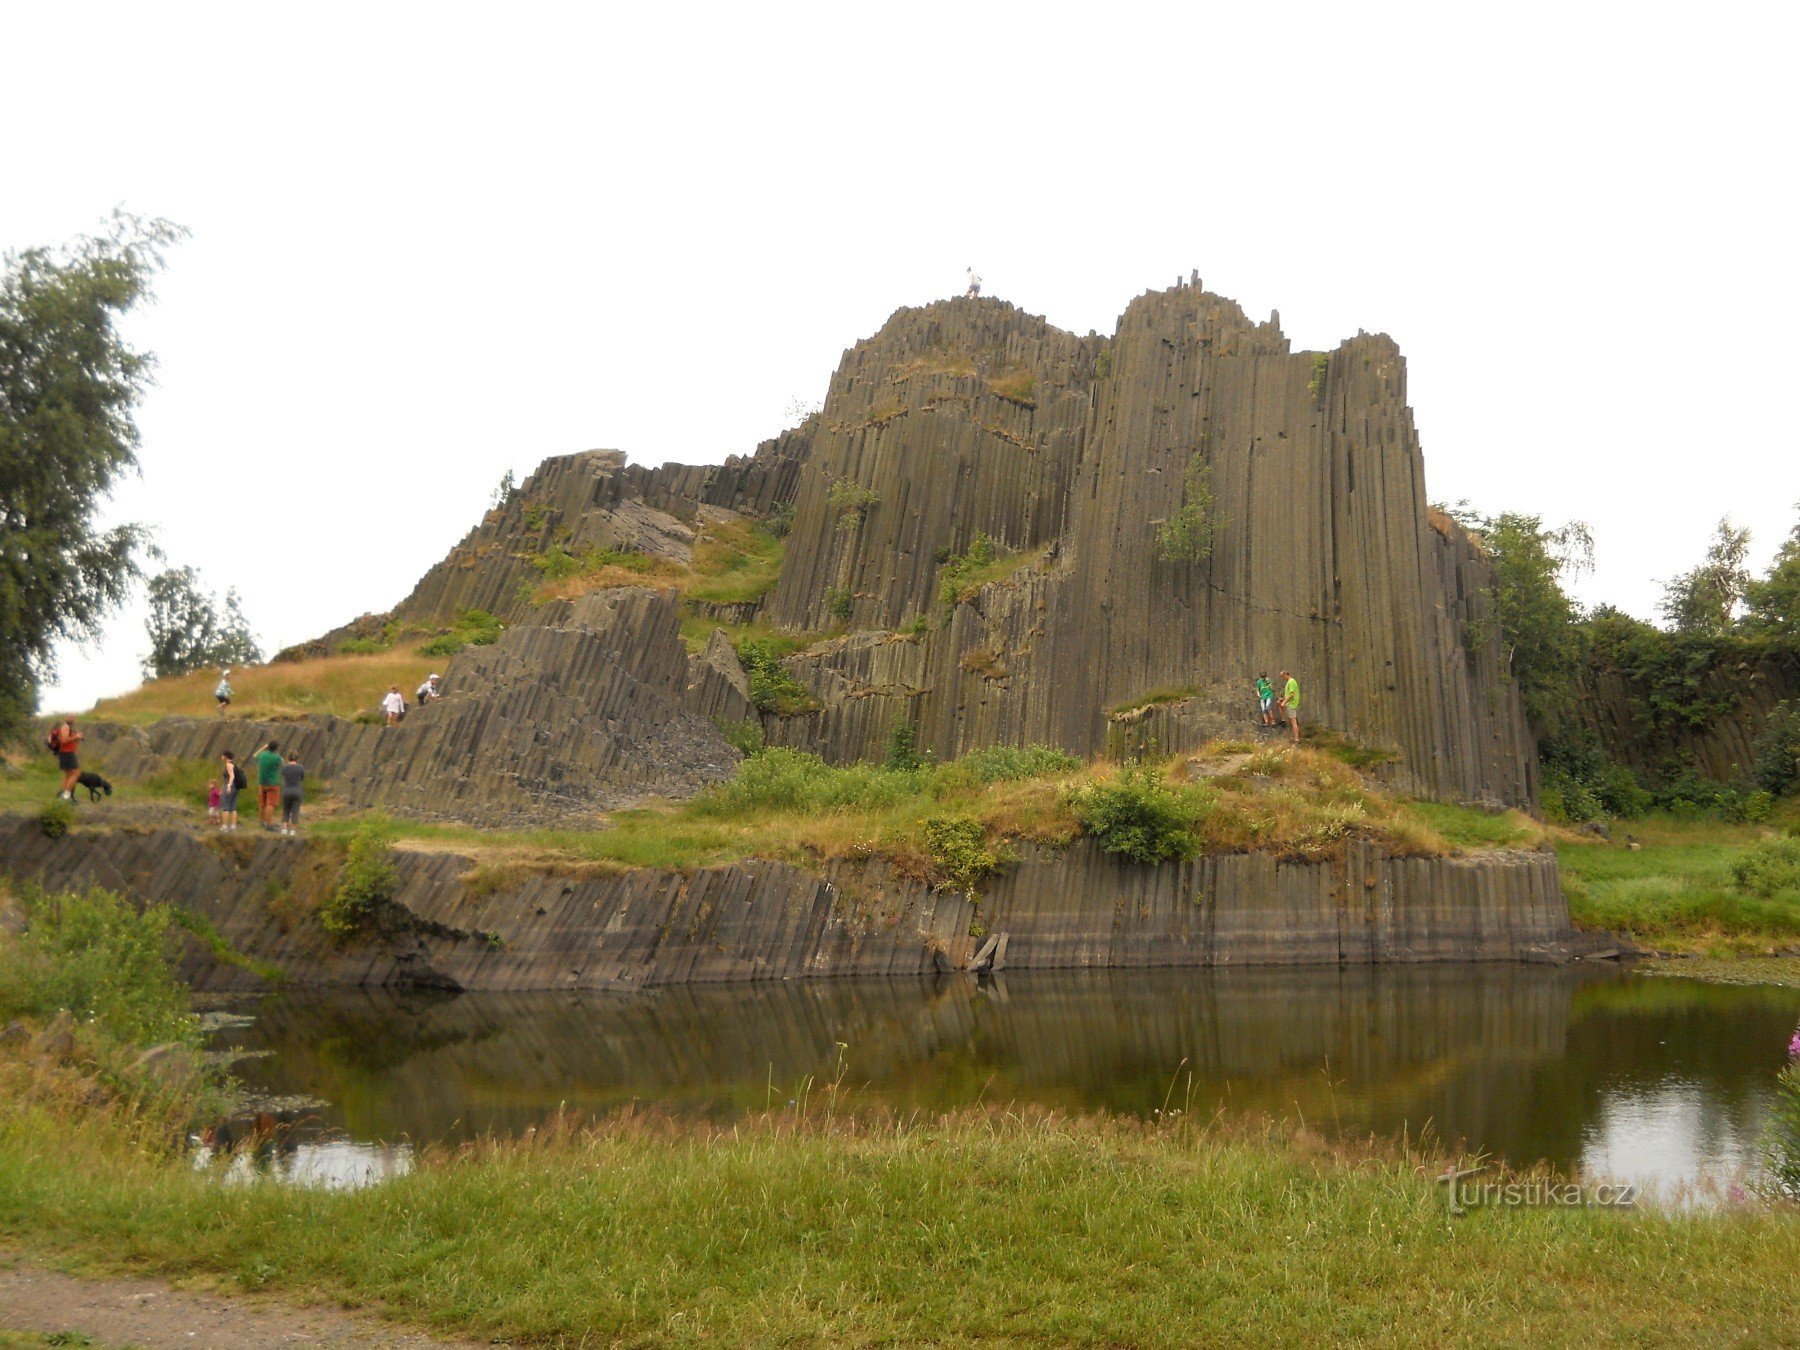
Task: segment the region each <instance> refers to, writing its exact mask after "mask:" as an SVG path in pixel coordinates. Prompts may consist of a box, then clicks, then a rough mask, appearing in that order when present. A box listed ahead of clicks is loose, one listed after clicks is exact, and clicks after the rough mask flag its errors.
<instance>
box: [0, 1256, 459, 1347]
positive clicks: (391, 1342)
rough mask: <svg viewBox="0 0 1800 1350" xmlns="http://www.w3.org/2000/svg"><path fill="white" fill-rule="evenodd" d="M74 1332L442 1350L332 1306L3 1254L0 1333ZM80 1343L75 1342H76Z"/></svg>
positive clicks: (99, 1339)
mask: <svg viewBox="0 0 1800 1350" xmlns="http://www.w3.org/2000/svg"><path fill="white" fill-rule="evenodd" d="M7 1331H35V1332H42V1333H46V1334H52V1335H53V1334H55V1333H58V1332H77V1333H79V1334H80V1335H82V1336H86V1337H88V1338H90V1339H91V1340H92V1341H93V1342H94V1343H95V1344H98V1345H109V1346H127V1345H129V1346H141V1347H143V1350H165V1347H176V1346H180V1347H184V1348H185V1350H211V1348H212V1347H218V1350H245V1348H246V1347H250V1346H283V1345H294V1346H307V1345H314V1346H381V1347H384V1350H440V1348H441V1347H445V1346H455V1347H472V1346H473V1345H474V1342H466V1341H439V1340H434V1339H432V1338H431V1337H429V1336H422V1335H419V1334H417V1333H415V1332H406V1331H400V1330H397V1329H395V1328H392V1327H389V1326H387V1325H386V1324H385V1323H382V1322H379V1321H377V1320H375V1319H374V1318H372V1317H367V1316H362V1315H359V1314H356V1313H348V1312H340V1311H338V1310H336V1309H333V1308H294V1307H288V1306H285V1305H282V1304H279V1303H274V1302H271V1301H269V1300H267V1299H264V1298H261V1297H247V1296H246V1297H226V1296H221V1295H217V1294H197V1293H190V1292H189V1291H187V1290H183V1289H171V1288H170V1287H169V1286H168V1285H166V1284H164V1283H163V1282H162V1281H161V1280H147V1279H136V1278H129V1279H126V1278H114V1277H109V1276H95V1277H89V1276H77V1275H64V1274H61V1273H60V1272H58V1271H54V1270H49V1269H46V1268H45V1267H43V1266H38V1265H34V1264H32V1263H31V1262H29V1261H25V1260H21V1259H16V1258H11V1257H0V1332H7ZM76 1344H80V1342H76Z"/></svg>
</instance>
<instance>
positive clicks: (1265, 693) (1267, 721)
mask: <svg viewBox="0 0 1800 1350" xmlns="http://www.w3.org/2000/svg"><path fill="white" fill-rule="evenodd" d="M1256 702H1257V706H1258V707H1259V708H1260V709H1261V710H1262V724H1263V725H1264V726H1265V727H1272V726H1274V725H1275V686H1274V685H1272V684H1270V683H1269V677H1268V676H1267V675H1258V676H1257V677H1256Z"/></svg>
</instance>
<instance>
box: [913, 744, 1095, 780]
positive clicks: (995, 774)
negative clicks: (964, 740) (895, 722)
mask: <svg viewBox="0 0 1800 1350" xmlns="http://www.w3.org/2000/svg"><path fill="white" fill-rule="evenodd" d="M1080 767H1081V761H1080V760H1078V759H1076V758H1075V757H1074V756H1073V755H1069V754H1065V753H1064V752H1063V751H1061V750H1058V749H1057V748H1056V747H1055V746H1053V745H990V746H987V747H986V748H984V749H981V750H971V751H969V753H968V754H966V755H964V756H963V757H962V758H960V759H958V760H955V761H953V762H952V763H951V764H948V765H946V766H945V769H946V770H947V771H950V772H951V773H953V774H954V775H956V776H960V777H966V778H967V779H969V780H971V781H973V782H976V783H1010V782H1016V781H1017V780H1019V779H1021V778H1046V777H1049V776H1051V775H1053V774H1063V773H1072V772H1074V771H1075V770H1076V769H1079V768H1080Z"/></svg>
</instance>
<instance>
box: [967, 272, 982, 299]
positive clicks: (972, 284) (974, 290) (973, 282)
mask: <svg viewBox="0 0 1800 1350" xmlns="http://www.w3.org/2000/svg"><path fill="white" fill-rule="evenodd" d="M963 271H965V272H967V273H968V274H969V289H968V290H966V291H964V292H963V299H965V300H979V299H980V298H981V277H980V275H979V274H978V273H977V272H976V271H975V269H974V268H973V267H965V268H963Z"/></svg>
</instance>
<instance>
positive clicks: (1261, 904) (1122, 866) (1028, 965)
mask: <svg viewBox="0 0 1800 1350" xmlns="http://www.w3.org/2000/svg"><path fill="white" fill-rule="evenodd" d="M392 857H393V862H394V864H395V872H396V878H397V884H396V887H395V889H394V893H393V897H392V899H391V900H390V901H388V902H387V903H385V904H384V905H383V906H382V907H381V909H380V910H379V912H378V913H377V915H376V922H375V924H374V926H373V928H372V930H371V931H370V932H369V933H367V934H365V935H364V936H362V937H359V938H358V939H356V940H354V941H350V942H337V941H334V940H333V939H331V938H329V937H328V936H327V935H326V934H325V932H324V931H323V929H322V928H321V927H320V926H319V925H318V923H317V922H316V921H314V918H313V916H314V914H315V912H316V910H317V907H318V905H319V902H320V900H321V899H322V898H323V896H324V895H325V894H326V893H327V892H328V891H329V890H330V889H331V888H332V887H333V886H334V885H335V884H336V882H337V878H338V869H339V867H340V865H341V861H342V860H341V855H340V854H339V853H338V852H337V851H336V850H334V849H332V848H330V847H329V846H316V845H309V844H305V843H301V842H299V841H296V840H288V839H281V838H278V837H273V836H266V835H260V836H259V835H244V836H235V837H227V836H219V835H214V836H211V837H209V838H206V839H202V838H198V837H196V836H195V835H194V834H193V832H192V831H191V830H189V829H186V828H181V827H170V828H161V829H157V828H149V829H139V830H132V831H126V830H104V829H99V830H96V829H79V830H77V831H75V832H72V833H70V834H68V835H66V836H64V837H62V838H59V839H48V838H46V837H45V836H44V834H43V832H42V830H41V829H40V828H39V826H38V823H37V821H36V819H35V818H33V817H29V816H16V815H15V816H10V817H4V816H0V870H4V872H5V873H6V874H7V875H10V876H11V877H13V878H14V879H15V880H17V881H21V882H34V883H37V884H40V885H42V886H44V887H46V888H47V889H51V890H64V889H80V888H85V887H89V886H105V887H109V888H111V889H114V890H117V891H119V892H121V893H123V894H126V895H128V896H130V897H132V898H133V899H134V900H137V901H139V902H140V903H147V902H155V901H172V902H175V903H179V904H181V905H183V906H185V907H187V908H188V909H190V910H194V911H197V912H198V913H199V914H201V915H203V916H204V917H205V918H207V919H208V920H210V921H211V923H212V925H213V927H214V928H215V929H216V930H217V932H218V934H219V935H220V936H221V937H222V938H223V939H224V941H225V942H226V943H227V944H228V945H229V946H230V947H231V948H233V949H235V951H236V952H238V953H240V954H242V955H243V956H248V957H251V958H254V959H255V960H257V961H260V962H264V963H269V964H273V965H275V966H278V967H279V968H280V969H281V970H282V971H283V972H284V974H285V975H286V977H287V978H288V979H290V980H293V981H295V982H297V983H302V984H328V985H329V984H335V985H359V986H371V987H373V986H394V987H407V986H412V987H431V988H442V989H496V990H500V989H520V990H522V989H606V988H631V987H637V986H643V985H660V984H693V983H709V982H717V981H737V980H769V979H793V978H799V977H804V976H821V975H903V974H917V973H922V972H931V971H943V972H949V971H956V970H967V969H972V968H1011V969H1055V968H1069V967H1089V966H1091V967H1140V968H1141V967H1151V966H1216V965H1299V964H1317V963H1329V964H1350V965H1363V964H1373V963H1383V962H1402V961H1404V962H1414V961H1450V960H1463V961H1468V960H1513V961H1517V960H1550V961H1557V960H1566V959H1568V957H1569V955H1570V939H1571V934H1570V929H1569V917H1568V909H1567V907H1566V905H1565V904H1564V902H1563V898H1562V893H1561V891H1560V889H1559V887H1558V882H1557V871H1556V859H1555V856H1554V855H1553V854H1549V853H1507V854H1490V855H1484V856H1482V857H1479V858H1473V859H1456V858H1390V857H1387V856H1385V855H1383V854H1382V853H1381V852H1380V851H1379V850H1378V849H1375V848H1372V847H1369V846H1367V845H1364V844H1360V843H1357V844H1353V845H1351V846H1350V848H1349V849H1348V850H1347V851H1346V854H1345V856H1344V857H1343V858H1342V859H1341V860H1339V861H1336V862H1294V861H1281V860H1278V859H1276V858H1275V857H1274V856H1272V855H1270V854H1235V855H1226V856H1219V857H1210V858H1200V859H1196V860H1195V861H1193V862H1190V863H1183V864H1179V865H1171V866H1166V867H1154V868H1153V867H1143V866H1140V865H1137V864H1134V863H1129V862H1124V861H1121V860H1120V859H1117V858H1114V857H1111V856H1109V855H1107V854H1104V853H1102V852H1101V851H1100V850H1099V849H1098V848H1097V847H1096V846H1095V845H1093V844H1092V843H1081V844H1077V845H1075V846H1074V847H1072V848H1068V849H1048V848H1040V847H1036V846H1027V848H1026V849H1025V858H1024V861H1023V863H1022V864H1021V866H1020V867H1019V868H1017V869H1016V870H1014V871H1013V872H1011V873H1009V874H1007V875H1006V876H1004V877H1001V878H998V879H996V880H995V881H994V882H993V883H992V885H991V886H990V887H989V889H988V890H987V891H986V892H985V893H984V894H983V896H982V898H981V900H980V902H979V910H978V909H977V903H976V901H974V900H973V899H971V898H970V897H969V896H967V895H964V894H961V893H959V892H954V891H945V890H935V889H932V888H931V887H928V886H925V885H923V884H921V883H919V882H917V881H913V880H910V879H908V878H906V877H903V876H900V875H898V874H896V873H895V872H894V871H893V870H892V869H891V868H890V867H889V866H888V865H887V864H886V863H884V862H882V861H880V860H869V861H861V862H855V861H845V862H833V863H829V864H826V865H823V866H821V867H820V868H819V869H818V870H817V871H803V870H801V869H798V868H795V867H791V866H788V865H786V864H782V863H773V862H760V861H750V862H742V863H735V864H732V865H729V866H721V867H706V868H699V869H696V870H694V871H692V872H669V871H662V870H658V869H654V868H637V869H632V870H628V871H622V870H616V869H586V870H583V869H579V868H576V869H568V870H564V871H556V870H539V869H534V868H530V867H522V868H518V869H515V870H513V871H510V872H509V871H506V870H505V869H501V870H500V871H499V872H498V873H497V874H496V873H494V872H485V873H484V871H483V870H481V869H478V868H477V867H476V866H475V864H474V863H473V862H472V861H471V860H470V859H468V858H465V857H462V856H459V855H456V854H453V853H421V852H396V853H394V854H393V855H392ZM978 913H979V917H980V922H981V923H982V924H983V925H985V926H986V933H985V936H983V937H976V936H973V935H972V928H973V925H974V923H975V921H976V917H977V914H978ZM182 973H183V975H184V977H185V978H188V979H190V980H192V981H193V982H194V983H195V984H196V985H198V986H199V987H202V988H214V989H248V988H256V987H260V985H261V984H262V977H261V976H260V975H257V974H256V973H254V972H253V971H251V970H249V969H247V968H246V967H245V966H244V965H242V964H233V963H230V962H227V961H224V960H221V959H220V956H219V954H218V952H217V951H216V950H215V949H214V948H213V947H212V946H210V945H207V944H202V943H195V944H193V945H192V947H191V948H190V949H189V950H188V951H187V952H186V953H185V955H184V957H183V970H182Z"/></svg>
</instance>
